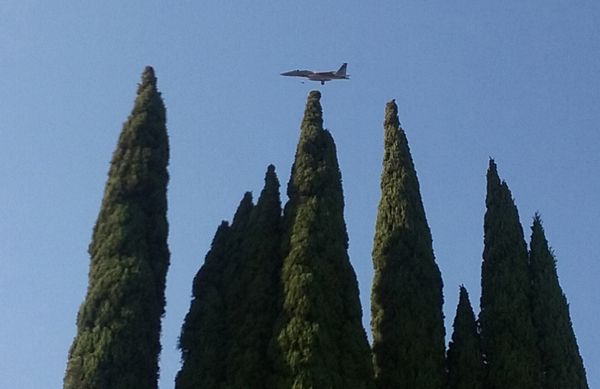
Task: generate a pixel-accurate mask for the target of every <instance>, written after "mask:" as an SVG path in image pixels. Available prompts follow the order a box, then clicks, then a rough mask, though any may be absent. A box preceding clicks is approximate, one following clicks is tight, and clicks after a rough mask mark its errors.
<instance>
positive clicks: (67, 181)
mask: <svg viewBox="0 0 600 389" xmlns="http://www.w3.org/2000/svg"><path fill="white" fill-rule="evenodd" d="M368 3H369V2H365V1H354V0H352V1H345V2H339V1H335V2H334V1H327V0H326V1H323V0H321V1H312V0H309V1H294V2H291V1H260V0H258V1H237V2H226V1H209V0H207V1H191V0H181V1H170V2H169V1H159V0H144V1H142V0H128V1H114V0H107V1H102V2H93V1H66V0H62V1H61V0H58V1H51V2H50V1H42V0H38V1H33V0H29V1H27V0H18V1H17V0H4V1H2V2H1V3H0V101H1V102H2V103H0V134H1V144H2V152H1V153H0V178H1V181H2V185H1V187H0V204H2V206H1V207H0V309H1V310H2V312H3V314H2V319H0V352H1V355H2V356H0V359H1V360H0V387H2V388H19V389H34V388H35V389H39V388H59V387H61V385H62V378H63V374H64V370H65V366H66V358H67V351H68V348H69V346H70V344H71V341H72V339H73V337H74V335H75V318H76V314H77V310H78V308H79V305H80V304H81V302H82V301H83V298H84V295H85V292H86V287H87V272H88V266H89V257H88V255H87V245H88V244H89V242H90V237H91V232H92V227H93V225H94V222H95V220H96V216H97V214H98V210H99V206H100V200H101V196H102V192H103V188H104V184H105V180H106V173H107V171H108V166H109V161H110V158H111V154H112V151H113V150H114V147H115V144H116V141H117V137H118V134H119V132H120V130H121V125H122V123H123V122H124V121H125V119H126V118H127V115H128V114H129V112H130V111H131V108H132V105H133V100H134V97H135V91H136V86H137V83H138V81H139V79H140V74H141V72H142V70H143V68H144V66H145V65H152V66H154V67H155V70H156V73H157V77H158V82H159V88H160V90H161V91H162V93H163V97H164V100H165V103H166V106H167V110H168V128H169V132H170V140H171V153H172V154H171V155H172V158H171V163H170V173H171V181H170V184H169V220H170V237H169V243H170V248H171V253H172V258H171V267H170V269H169V275H168V282H167V307H166V316H165V318H164V320H163V336H162V342H163V353H162V355H161V381H160V387H161V389H166V388H172V387H173V378H174V375H175V373H176V372H177V370H178V368H179V352H178V351H177V349H176V343H177V337H178V334H179V330H180V327H181V323H182V320H183V317H184V315H185V313H186V312H187V310H188V308H189V303H190V293H191V286H192V278H193V277H194V274H195V273H196V271H197V270H198V268H199V267H200V265H201V264H202V262H203V260H204V255H205V253H206V251H207V249H208V247H209V243H210V241H211V239H212V236H213V234H214V232H215V229H216V227H217V225H218V224H219V222H220V221H221V220H222V219H228V220H230V219H231V217H232V215H233V212H234V210H235V208H236V206H237V204H238V202H239V200H240V199H241V197H242V194H243V192H244V191H247V190H252V191H253V192H254V193H255V194H256V195H258V193H259V192H260V189H261V188H262V185H263V177H264V172H265V170H266V167H267V165H268V164H269V163H273V164H275V165H276V167H277V172H278V174H279V178H280V180H281V182H282V195H283V199H284V201H285V199H286V196H285V186H286V183H287V181H288V179H289V172H290V168H291V163H292V159H293V156H294V152H295V146H296V142H297V140H298V134H299V127H300V121H301V118H302V113H303V110H304V104H305V101H306V96H307V94H308V92H309V91H310V90H311V89H316V88H318V89H319V90H321V92H322V93H323V98H322V100H321V102H322V104H323V110H324V120H325V126H326V127H327V128H329V129H330V130H331V132H332V134H333V136H334V138H335V140H336V143H337V148H338V158H339V162H340V166H341V170H342V175H343V179H344V191H345V199H346V222H347V225H348V232H349V235H350V257H351V260H352V264H353V265H354V268H355V270H356V272H357V275H358V278H359V282H360V288H361V299H362V303H363V311H364V323H365V327H366V328H367V330H368V328H369V326H368V322H369V311H370V308H369V294H370V287H371V277H372V265H371V257H370V253H371V248H372V241H373V234H374V225H375V215H376V209H377V203H378V201H379V194H380V191H379V176H380V173H381V162H382V154H383V128H382V123H383V113H384V107H385V103H386V102H387V101H389V100H391V99H392V98H395V99H396V101H397V103H398V107H399V112H400V121H401V123H402V124H403V127H404V128H405V130H406V132H407V136H408V139H409V143H410V146H411V150H412V156H413V159H414V162H415V164H416V168H417V172H418V176H419V179H420V183H421V194H422V197H423V201H424V205H425V208H426V212H427V217H428V220H429V224H430V227H431V230H432V235H433V239H434V249H435V252H436V258H437V262H438V264H439V266H440V268H441V271H442V276H443V279H444V285H445V287H444V295H445V306H444V311H445V315H446V331H447V333H448V335H449V334H450V333H451V322H452V320H453V318H454V313H455V309H456V302H457V297H458V286H459V285H460V284H465V285H466V287H467V288H468V290H469V292H470V294H471V298H472V302H473V305H474V306H475V308H476V310H478V305H479V294H480V269H481V253H482V251H483V215H484V211H485V204H484V198H485V172H486V169H487V165H488V158H489V157H490V156H491V157H493V158H495V160H496V162H497V164H498V169H499V173H500V175H501V177H502V178H504V179H506V181H507V182H508V185H509V187H510V188H511V190H512V193H513V196H514V198H515V200H516V203H517V206H518V208H519V211H520V216H521V220H522V223H523V228H524V231H525V234H526V238H527V240H529V235H530V230H529V226H530V224H531V221H532V216H533V214H534V213H535V212H536V211H540V212H541V214H542V218H543V221H544V226H545V229H546V234H547V237H548V239H549V241H550V244H551V245H552V246H553V248H554V250H555V253H556V256H557V260H558V271H559V276H560V281H561V284H562V287H563V290H564V292H565V293H566V295H567V298H568V300H569V303H570V309H571V318H572V320H573V325H574V328H575V332H576V334H577V339H578V342H579V346H580V349H581V353H582V355H583V359H584V363H585V366H586V369H587V375H588V380H589V383H590V387H591V388H600V369H597V367H598V366H600V347H599V345H600V337H599V335H598V329H597V328H598V318H599V317H600V294H599V293H598V291H597V284H598V279H599V278H600V261H599V260H598V259H599V254H598V253H599V248H598V247H597V246H598V243H599V241H600V239H599V237H600V236H599V231H600V205H599V202H598V200H599V199H600V181H599V179H598V171H599V170H600V153H599V152H598V149H599V146H600V131H599V130H600V129H599V128H598V123H600V71H599V70H600V23H599V22H598V21H599V20H600V2H598V1H587V0H580V1H577V2H572V1H566V0H565V1H555V0H543V1H542V0H539V1H533V0H531V1H526V2H525V1H516V0H515V1H513V0H510V1H494V2H492V1H453V2H449V1H441V0H440V1H434V0H430V1H398V0H394V1H379V2H371V3H373V4H375V3H377V4H378V5H367V4H368ZM342 62H348V63H349V65H348V72H349V73H350V74H351V78H352V79H351V80H349V81H346V80H342V81H335V82H332V83H329V84H326V85H325V86H323V87H321V86H320V85H319V84H318V83H309V82H306V83H304V84H302V83H301V82H300V80H299V79H295V78H286V77H281V76H279V73H280V72H283V71H287V70H292V69H297V68H308V69H317V70H331V69H337V68H338V67H339V66H340V64H341V63H342Z"/></svg>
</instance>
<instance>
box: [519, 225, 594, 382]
mask: <svg viewBox="0 0 600 389" xmlns="http://www.w3.org/2000/svg"><path fill="white" fill-rule="evenodd" d="M531 230H532V233H531V251H530V252H529V271H530V277H531V287H532V291H531V300H532V304H531V305H532V307H533V324H534V326H535V327H536V330H537V334H538V346H539V350H540V356H541V359H542V366H543V369H544V383H543V387H544V388H545V389H569V388H572V389H588V384H587V379H586V376H585V368H584V367H583V361H582V359H581V355H580V354H579V347H578V346H577V340H576V339H575V333H574V332H573V326H572V324H571V317H570V315H569V305H568V304H567V298H566V297H565V295H564V294H563V291H562V288H561V287H560V284H559V282H558V275H557V272H556V260H555V259H554V254H553V253H552V251H551V250H550V248H549V247H548V241H547V240H546V235H545V233H544V228H543V227H542V220H541V218H540V216H539V215H538V214H536V215H535V217H534V219H533V226H532V227H531Z"/></svg>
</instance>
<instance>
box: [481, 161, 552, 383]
mask: <svg viewBox="0 0 600 389" xmlns="http://www.w3.org/2000/svg"><path fill="white" fill-rule="evenodd" d="M485 202H486V207H487V211H486V213H485V220H484V250H483V264H482V268H481V312H480V316H479V321H480V325H481V341H482V347H483V353H484V355H485V361H486V367H487V379H486V385H485V387H486V388H490V389H496V388H497V389H505V388H513V389H534V388H540V387H541V365H540V359H539V353H538V350H537V345H536V343H535V339H536V334H535V330H534V327H533V322H532V314H531V306H530V303H529V295H530V290H531V288H530V284H529V275H528V266H527V262H528V259H527V247H526V244H525V240H524V237H523V228H522V227H521V223H520V221H519V214H518V211H517V207H516V206H515V204H514V201H513V198H512V195H511V193H510V190H509V189H508V185H506V182H504V181H502V182H501V181H500V178H499V177H498V172H497V169H496V164H495V163H494V161H493V160H490V164H489V169H488V172H487V197H486V200H485Z"/></svg>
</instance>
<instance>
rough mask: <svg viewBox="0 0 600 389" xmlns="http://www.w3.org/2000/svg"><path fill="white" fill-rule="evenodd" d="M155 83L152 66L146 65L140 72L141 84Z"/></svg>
mask: <svg viewBox="0 0 600 389" xmlns="http://www.w3.org/2000/svg"><path fill="white" fill-rule="evenodd" d="M148 84H152V85H156V76H155V75H154V68H153V67H152V66H146V67H145V68H144V72H143V73H142V85H148Z"/></svg>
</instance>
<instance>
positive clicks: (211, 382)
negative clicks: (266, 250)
mask: <svg viewBox="0 0 600 389" xmlns="http://www.w3.org/2000/svg"><path fill="white" fill-rule="evenodd" d="M253 208H254V205H253V204H252V195H251V194H250V193H246V194H245V195H244V197H243V198H242V201H241V202H240V205H239V206H238V209H237V211H236V213H235V216H234V217H233V222H232V223H231V226H229V225H228V223H227V222H222V223H221V225H220V226H219V228H218V229H217V232H216V233H215V237H214V239H213V242H212V245H211V249H210V251H209V252H208V253H207V254H206V258H205V260H204V264H203V265H202V267H201V268H200V270H199V271H198V273H197V274H196V277H194V283H193V287H192V302H191V305H190V310H189V312H188V313H187V315H186V317H185V320H184V323H183V326H182V329H181V336H180V338H179V348H180V349H181V355H182V356H181V359H182V366H181V369H180V370H179V372H178V373H177V376H176V378H175V387H176V388H177V389H196V388H203V389H204V388H205V389H211V388H223V387H224V385H225V382H226V380H227V358H228V346H229V342H230V339H229V337H230V334H231V330H232V329H231V326H232V324H233V323H228V322H227V320H226V318H227V315H228V312H229V310H230V308H229V301H228V300H229V299H230V298H231V296H230V295H229V293H230V292H229V290H230V289H231V286H232V285H231V283H232V282H233V280H234V279H235V277H236V268H237V266H239V258H240V256H241V245H242V239H243V236H244V233H245V232H246V227H247V225H248V223H249V220H250V214H251V213H252V210H253Z"/></svg>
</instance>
